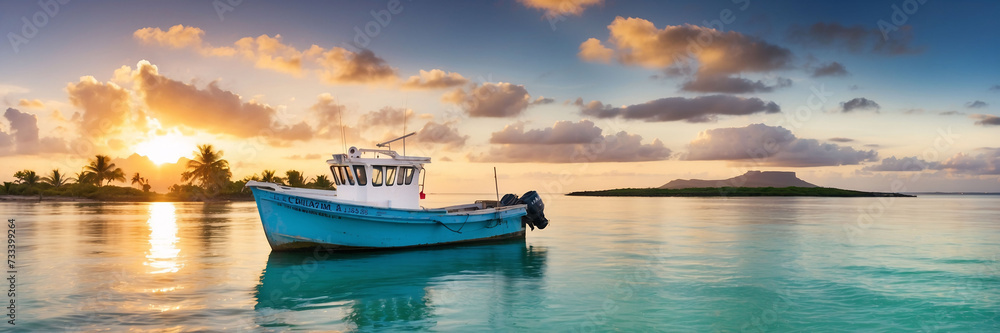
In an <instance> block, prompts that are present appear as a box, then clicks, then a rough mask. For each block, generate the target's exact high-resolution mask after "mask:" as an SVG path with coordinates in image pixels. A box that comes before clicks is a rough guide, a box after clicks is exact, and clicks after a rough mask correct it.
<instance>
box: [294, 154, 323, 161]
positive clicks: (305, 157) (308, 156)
mask: <svg viewBox="0 0 1000 333" xmlns="http://www.w3.org/2000/svg"><path fill="white" fill-rule="evenodd" d="M285 158H287V159H290V160H307V161H308V160H318V159H321V158H323V155H320V154H305V155H292V156H288V157H285Z"/></svg>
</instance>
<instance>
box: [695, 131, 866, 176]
mask: <svg viewBox="0 0 1000 333" xmlns="http://www.w3.org/2000/svg"><path fill="white" fill-rule="evenodd" d="M877 156H878V153H876V152H875V151H873V150H869V151H864V150H861V151H859V150H854V148H851V147H842V146H839V145H836V144H830V143H820V142H819V141H817V140H814V139H800V138H797V137H795V135H794V134H792V132H791V131H789V130H787V129H785V128H783V127H780V126H776V127H772V126H767V125H764V124H752V125H748V126H746V127H736V128H717V129H711V130H707V131H704V132H702V133H701V134H699V135H698V138H697V139H695V140H694V141H691V143H690V144H689V145H688V154H687V156H686V157H685V159H686V160H692V161H699V160H727V161H739V160H753V161H755V162H757V163H759V164H760V165H762V166H780V167H814V166H837V165H855V164H859V163H861V162H865V161H874V160H875V159H876V158H877Z"/></svg>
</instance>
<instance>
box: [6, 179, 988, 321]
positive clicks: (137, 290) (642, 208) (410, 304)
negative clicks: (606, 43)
mask: <svg viewBox="0 0 1000 333" xmlns="http://www.w3.org/2000/svg"><path fill="white" fill-rule="evenodd" d="M483 197H489V196H488V195H487V196H483ZM466 199H472V198H470V197H468V196H465V195H440V194H438V195H430V197H429V198H428V200H425V202H424V204H425V205H428V206H438V205H444V204H450V203H458V202H461V201H465V200H466ZM544 199H545V200H546V204H547V206H546V213H547V215H548V217H549V218H550V219H551V220H552V224H551V225H550V227H549V228H547V229H545V230H541V231H538V230H536V231H533V232H529V233H528V236H527V239H526V240H523V241H515V242H505V243H497V244H489V245H482V246H463V247H448V248H436V249H430V250H421V251H402V252H400V251H394V252H377V253H353V254H330V253H326V252H310V253H270V251H269V248H268V246H267V242H266V240H265V239H264V236H263V234H262V231H261V230H260V224H259V220H258V217H257V214H256V210H255V207H254V204H253V203H252V202H240V203H215V204H202V203H100V204H94V203H39V204H24V203H0V212H2V213H3V216H4V218H11V217H13V218H15V219H16V232H17V237H18V238H17V254H16V255H17V262H16V265H17V268H18V269H17V271H18V273H17V281H16V290H17V293H16V294H17V295H16V302H17V303H16V304H17V308H16V325H15V326H10V325H7V324H4V327H3V329H4V330H7V329H11V328H17V329H22V330H36V331H96V330H110V331H123V330H134V331H182V332H183V331H285V330H343V331H354V330H358V331H400V330H428V331H481V330H503V331H545V332H548V331H585V332H587V331H613V330H618V331H698V332H712V331H715V332H747V331H750V332H788V331H792V332H802V331H807V332H814V331H822V332H837V331H927V332H935V331H942V332H963V331H964V332H987V331H1000V258H998V254H1000V204H998V203H1000V197H997V196H940V195H926V196H921V197H919V198H898V199H882V200H884V201H881V202H880V201H879V199H873V198H731V199H722V198H585V197H563V196H546V197H544ZM3 301H4V302H7V301H6V300H3Z"/></svg>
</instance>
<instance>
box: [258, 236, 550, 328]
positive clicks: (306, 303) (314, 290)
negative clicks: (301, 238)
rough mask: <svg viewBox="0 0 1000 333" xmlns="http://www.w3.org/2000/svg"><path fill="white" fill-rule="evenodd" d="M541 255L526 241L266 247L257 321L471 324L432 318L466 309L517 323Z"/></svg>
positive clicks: (527, 307) (528, 307)
mask: <svg viewBox="0 0 1000 333" xmlns="http://www.w3.org/2000/svg"><path fill="white" fill-rule="evenodd" d="M545 255H546V254H545V250H544V249H540V248H537V247H530V246H527V245H526V244H525V241H524V240H523V239H519V240H514V241H506V242H503V243H493V244H487V245H475V246H456V247H445V248H429V249H424V250H408V251H401V252H396V251H393V252H374V253H336V252H335V253H329V252H325V251H323V250H318V251H313V252H271V254H270V256H269V257H268V260H267V267H266V268H265V269H264V272H263V273H262V275H261V279H260V283H259V284H258V285H257V290H256V295H255V296H256V300H257V304H256V306H255V310H256V312H257V317H256V321H257V324H258V325H261V326H264V327H294V328H296V329H307V330H308V329H320V328H322V329H331V328H333V329H348V330H353V329H389V330H397V329H406V330H412V329H426V328H431V327H437V328H453V329H463V328H465V329H468V328H469V327H468V326H464V325H463V324H462V323H461V322H462V320H460V319H459V320H454V319H450V320H449V322H447V323H445V322H441V323H439V322H438V321H437V320H436V318H437V317H438V315H439V314H448V317H449V318H455V317H456V315H457V317H459V318H461V317H462V316H463V313H464V314H467V315H468V316H469V319H474V320H475V321H477V322H483V320H482V319H483V317H484V316H489V317H490V320H488V321H486V322H489V323H490V325H493V326H499V327H508V328H510V327H516V326H517V325H518V324H519V323H514V322H513V321H514V318H517V317H522V318H523V317H524V316H532V315H533V314H532V312H534V311H538V310H539V309H537V308H536V307H535V306H534V305H539V304H541V303H542V301H543V297H544V294H543V291H544V287H543V283H544V279H543V275H544V272H545V260H546V258H545ZM521 312H524V313H521ZM505 321H511V322H510V323H505ZM450 325H456V326H450ZM484 328H489V327H484ZM494 328H496V327H494Z"/></svg>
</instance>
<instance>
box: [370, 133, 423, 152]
mask: <svg viewBox="0 0 1000 333" xmlns="http://www.w3.org/2000/svg"><path fill="white" fill-rule="evenodd" d="M414 134H417V132H413V133H410V134H407V135H404V136H401V137H398V138H395V139H392V140H389V141H386V142H382V143H379V144H376V145H375V146H376V147H379V148H382V147H386V146H389V144H390V143H393V142H396V141H399V140H402V139H406V138H407V137H409V136H411V135H414Z"/></svg>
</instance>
